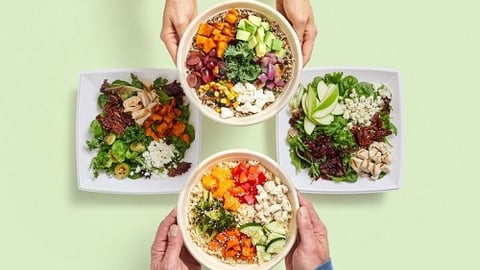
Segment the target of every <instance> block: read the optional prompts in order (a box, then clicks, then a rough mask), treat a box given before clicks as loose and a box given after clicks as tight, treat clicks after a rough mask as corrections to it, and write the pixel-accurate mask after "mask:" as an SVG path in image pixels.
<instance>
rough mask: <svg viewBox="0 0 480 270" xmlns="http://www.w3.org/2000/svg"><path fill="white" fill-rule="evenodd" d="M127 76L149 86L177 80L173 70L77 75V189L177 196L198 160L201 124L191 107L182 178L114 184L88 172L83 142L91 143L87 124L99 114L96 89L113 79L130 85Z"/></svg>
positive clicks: (88, 156)
mask: <svg viewBox="0 0 480 270" xmlns="http://www.w3.org/2000/svg"><path fill="white" fill-rule="evenodd" d="M130 73H134V74H135V75H137V76H138V78H139V79H140V80H141V81H142V82H144V83H147V84H148V83H151V82H153V80H155V79H156V78H158V77H160V76H161V77H164V78H166V79H167V80H168V82H172V81H173V80H178V79H177V74H178V73H177V71H176V70H174V69H113V70H97V71H89V72H84V73H82V74H81V75H80V82H79V89H78V96H77V123H76V125H77V126H76V129H77V130H76V140H77V141H76V147H77V182H78V188H79V189H80V190H83V191H91V192H103V193H116V194H169V193H178V192H180V190H181V189H182V188H183V185H184V184H185V181H186V179H187V178H188V177H189V176H190V174H191V172H192V171H193V170H194V169H195V167H196V166H197V165H198V162H199V159H200V141H201V136H200V134H201V122H200V121H201V120H200V113H199V112H198V110H197V109H196V108H195V107H194V106H190V123H191V124H192V125H193V127H194V128H195V140H194V141H193V142H192V144H191V145H190V148H189V149H188V150H187V152H186V154H185V159H184V160H185V161H187V162H191V163H192V166H191V168H190V170H189V171H188V172H186V173H184V174H183V175H180V176H176V177H171V178H167V179H154V178H152V179H144V178H141V179H137V180H131V179H125V180H117V179H115V178H113V177H108V176H106V175H105V174H100V175H99V176H98V177H97V178H94V176H93V172H92V170H91V169H90V163H91V160H92V158H93V157H94V156H95V155H96V151H89V150H88V148H87V147H86V141H87V140H90V139H91V136H90V134H89V127H90V123H91V122H92V120H93V119H95V116H96V115H97V114H98V113H99V112H100V111H99V109H98V107H97V98H98V95H99V91H100V90H99V89H100V86H101V84H102V83H103V80H105V79H108V80H109V82H112V81H114V80H116V79H120V80H125V81H131V78H130Z"/></svg>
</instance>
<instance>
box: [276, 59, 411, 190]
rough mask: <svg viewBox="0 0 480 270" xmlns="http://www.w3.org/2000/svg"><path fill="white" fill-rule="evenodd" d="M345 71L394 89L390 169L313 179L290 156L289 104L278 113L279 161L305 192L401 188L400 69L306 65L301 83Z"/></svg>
mask: <svg viewBox="0 0 480 270" xmlns="http://www.w3.org/2000/svg"><path fill="white" fill-rule="evenodd" d="M338 71H341V72H343V74H344V75H353V76H355V77H357V79H358V80H359V81H366V82H371V83H375V84H380V83H385V84H386V85H388V86H389V87H390V88H391V90H392V92H393V98H392V103H391V104H392V107H393V111H392V113H391V117H392V122H393V123H394V124H395V126H396V127H397V129H398V133H397V135H396V136H392V137H389V141H390V142H391V143H392V145H393V149H392V159H393V160H392V165H391V168H390V169H391V171H390V173H388V174H387V175H385V176H384V177H383V178H382V179H380V180H377V181H374V180H369V179H368V178H366V177H359V178H358V181H357V182H355V183H347V182H340V183H335V182H333V181H329V180H321V179H320V180H317V181H312V179H311V178H310V177H309V176H308V174H307V170H306V169H304V170H301V171H297V170H296V168H295V167H294V166H293V164H292V163H291V160H290V155H289V149H290V146H289V145H288V142H287V132H288V129H289V128H290V125H289V124H288V120H289V119H290V111H289V108H288V106H286V107H285V108H284V109H283V110H281V111H280V112H279V114H278V115H277V119H276V120H277V122H276V123H277V125H276V127H277V144H276V145H277V161H278V163H279V164H280V166H281V167H282V168H283V169H284V171H285V173H286V174H287V175H288V176H289V177H291V178H292V181H293V183H294V184H295V187H296V188H297V189H298V190H299V191H301V192H304V193H318V194H356V193H375V192H384V191H389V190H395V189H399V188H400V186H401V183H402V173H403V133H404V127H403V125H402V91H401V81H400V73H399V72H398V71H396V70H391V69H377V68H355V67H321V68H306V69H304V70H303V72H302V75H301V77H300V83H302V84H303V85H307V84H308V83H309V82H311V81H312V80H313V78H314V77H315V76H319V75H320V76H323V75H324V74H325V73H332V72H338Z"/></svg>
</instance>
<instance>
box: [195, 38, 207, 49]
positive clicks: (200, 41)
mask: <svg viewBox="0 0 480 270" xmlns="http://www.w3.org/2000/svg"><path fill="white" fill-rule="evenodd" d="M207 39H208V37H206V36H202V35H196V36H195V42H196V45H197V48H199V49H201V48H203V44H205V42H206V41H207Z"/></svg>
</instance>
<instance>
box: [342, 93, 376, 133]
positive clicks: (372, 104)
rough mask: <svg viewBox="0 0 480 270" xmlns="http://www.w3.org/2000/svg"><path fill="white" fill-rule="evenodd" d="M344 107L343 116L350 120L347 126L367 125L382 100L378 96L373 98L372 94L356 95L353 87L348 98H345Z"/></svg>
mask: <svg viewBox="0 0 480 270" xmlns="http://www.w3.org/2000/svg"><path fill="white" fill-rule="evenodd" d="M344 102H345V107H344V112H343V118H345V119H347V120H350V121H349V123H348V124H347V127H348V128H352V126H353V125H359V126H369V125H370V124H371V119H372V118H373V115H374V114H375V113H377V112H379V111H380V110H381V109H382V106H383V100H382V98H381V97H380V96H378V97H377V98H376V99H374V97H373V96H369V97H365V96H360V97H359V96H358V94H357V92H356V91H355V89H353V90H352V93H350V95H349V97H348V98H345V100H344Z"/></svg>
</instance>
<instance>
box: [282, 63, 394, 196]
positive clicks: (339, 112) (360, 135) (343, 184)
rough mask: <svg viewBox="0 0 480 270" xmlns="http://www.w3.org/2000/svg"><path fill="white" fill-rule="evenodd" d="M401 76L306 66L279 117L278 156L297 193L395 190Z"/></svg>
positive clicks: (346, 68) (385, 70)
mask: <svg viewBox="0 0 480 270" xmlns="http://www.w3.org/2000/svg"><path fill="white" fill-rule="evenodd" d="M401 99H402V98H401V84H400V75H399V72H398V71H395V70H387V69H374V68H348V67H345V68H342V67H339V68H309V69H305V70H304V72H303V73H302V78H301V83H300V85H299V87H298V90H297V93H296V95H295V96H294V98H292V100H290V102H289V105H288V107H287V108H285V109H284V110H282V111H281V112H280V113H279V114H278V116H277V135H278V137H277V157H278V160H279V163H280V164H281V165H282V167H284V168H285V170H286V172H287V174H288V175H289V176H290V177H292V179H294V183H295V186H296V187H297V188H298V190H300V191H302V192H307V193H371V192H382V191H387V190H394V189H398V188H400V184H401V181H402V163H403V162H402V159H403V156H402V152H403V151H402V149H403V126H402V113H401V112H402V104H401Z"/></svg>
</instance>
